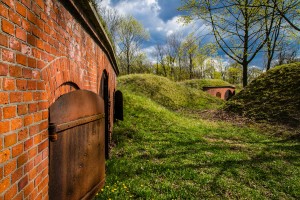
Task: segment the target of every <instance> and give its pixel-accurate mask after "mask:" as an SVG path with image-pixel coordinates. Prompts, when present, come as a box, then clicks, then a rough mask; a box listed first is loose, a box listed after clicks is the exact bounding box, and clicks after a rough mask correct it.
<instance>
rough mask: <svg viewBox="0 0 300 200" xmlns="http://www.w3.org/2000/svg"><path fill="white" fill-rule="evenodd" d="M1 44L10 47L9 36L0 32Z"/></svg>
mask: <svg viewBox="0 0 300 200" xmlns="http://www.w3.org/2000/svg"><path fill="white" fill-rule="evenodd" d="M0 9H1V7H0ZM0 46H4V47H8V37H7V36H6V35H4V34H3V33H0Z"/></svg>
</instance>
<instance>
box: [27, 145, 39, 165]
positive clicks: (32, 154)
mask: <svg viewBox="0 0 300 200" xmlns="http://www.w3.org/2000/svg"><path fill="white" fill-rule="evenodd" d="M35 146H36V145H35ZM37 152H38V151H37V148H31V149H30V150H29V151H28V158H29V159H32V158H34V157H36V155H37ZM33 161H34V159H33ZM33 163H34V162H33Z"/></svg>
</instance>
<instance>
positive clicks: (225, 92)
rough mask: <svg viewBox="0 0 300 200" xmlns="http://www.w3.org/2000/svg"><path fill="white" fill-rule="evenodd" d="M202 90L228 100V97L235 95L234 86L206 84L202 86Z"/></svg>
mask: <svg viewBox="0 0 300 200" xmlns="http://www.w3.org/2000/svg"><path fill="white" fill-rule="evenodd" d="M203 91H206V92H207V93H209V94H211V95H212V96H215V97H218V98H221V99H224V100H226V101H227V100H228V99H229V98H230V97H232V96H233V95H235V87H234V86H206V87H203Z"/></svg>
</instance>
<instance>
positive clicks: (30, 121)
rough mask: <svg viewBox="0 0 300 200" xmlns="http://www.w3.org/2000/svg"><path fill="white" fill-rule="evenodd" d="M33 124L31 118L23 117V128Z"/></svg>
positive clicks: (29, 116) (30, 116) (28, 116)
mask: <svg viewBox="0 0 300 200" xmlns="http://www.w3.org/2000/svg"><path fill="white" fill-rule="evenodd" d="M32 123H33V116H32V115H27V116H25V117H24V126H28V125H30V124H32Z"/></svg>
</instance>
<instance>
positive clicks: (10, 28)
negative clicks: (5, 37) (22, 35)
mask: <svg viewBox="0 0 300 200" xmlns="http://www.w3.org/2000/svg"><path fill="white" fill-rule="evenodd" d="M1 25H2V26H1V28H2V31H3V32H5V33H8V34H10V35H15V27H14V24H13V23H10V22H9V21H7V20H5V19H3V20H2V23H1Z"/></svg>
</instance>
